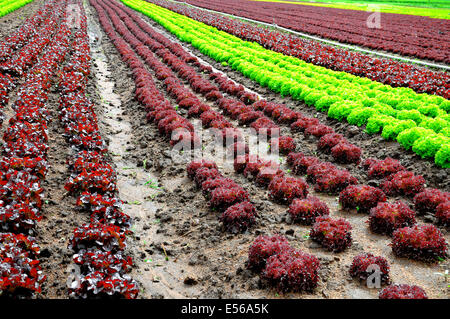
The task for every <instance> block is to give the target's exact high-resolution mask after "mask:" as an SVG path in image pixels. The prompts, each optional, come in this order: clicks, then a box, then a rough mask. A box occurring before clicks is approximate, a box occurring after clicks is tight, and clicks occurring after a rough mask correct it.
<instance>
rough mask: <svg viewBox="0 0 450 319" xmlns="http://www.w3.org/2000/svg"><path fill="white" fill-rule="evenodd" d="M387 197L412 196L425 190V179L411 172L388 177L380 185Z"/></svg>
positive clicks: (402, 172) (401, 172)
mask: <svg viewBox="0 0 450 319" xmlns="http://www.w3.org/2000/svg"><path fill="white" fill-rule="evenodd" d="M382 189H383V191H384V192H385V193H386V194H387V195H406V196H414V195H416V194H417V193H420V192H422V191H423V190H424V189H425V179H424V178H423V177H422V176H421V175H418V176H416V175H414V173H413V172H409V171H400V172H398V173H395V174H393V175H390V176H388V177H387V178H386V179H385V181H384V182H383V185H382Z"/></svg>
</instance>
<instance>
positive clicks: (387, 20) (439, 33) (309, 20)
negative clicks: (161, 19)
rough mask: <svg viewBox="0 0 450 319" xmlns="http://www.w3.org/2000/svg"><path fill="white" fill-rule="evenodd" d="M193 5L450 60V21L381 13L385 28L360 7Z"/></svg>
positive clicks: (235, 1) (198, 0) (198, 1)
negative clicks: (371, 23) (372, 22)
mask: <svg viewBox="0 0 450 319" xmlns="http://www.w3.org/2000/svg"><path fill="white" fill-rule="evenodd" d="M186 2H188V3H190V4H193V5H197V6H200V7H203V8H207V9H211V10H218V11H222V12H225V13H229V14H233V15H236V16H242V17H245V18H250V19H254V20H258V21H262V22H266V23H275V24H277V25H280V26H282V27H285V28H288V29H291V30H295V31H300V32H305V33H309V34H312V35H317V36H320V37H322V38H325V39H332V40H336V41H340V42H344V43H351V44H356V45H360V46H365V47H368V48H371V49H375V50H384V51H390V52H394V53H399V54H401V55H406V56H415V57H418V58H421V59H428V60H435V61H439V62H445V63H448V62H449V61H450V56H449V44H448V41H446V40H445V39H446V38H448V34H449V32H450V29H449V23H448V20H439V19H430V18H427V17H415V16H411V15H409V16H408V15H396V14H383V13H380V24H381V25H382V28H369V27H368V26H367V18H368V14H367V13H366V12H361V11H356V10H339V9H331V8H323V7H322V8H321V7H311V6H301V5H298V4H286V3H285V4H282V3H267V2H254V1H249V2H245V3H242V2H240V1H239V0H231V1H228V2H226V3H224V2H220V1H218V0H213V1H210V0H207V1H206V0H188V1H186Z"/></svg>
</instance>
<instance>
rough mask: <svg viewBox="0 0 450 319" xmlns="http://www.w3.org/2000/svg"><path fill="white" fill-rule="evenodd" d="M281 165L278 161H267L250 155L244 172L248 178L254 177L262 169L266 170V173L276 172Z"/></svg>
mask: <svg viewBox="0 0 450 319" xmlns="http://www.w3.org/2000/svg"><path fill="white" fill-rule="evenodd" d="M279 167H280V165H279V164H278V163H276V162H273V161H266V160H263V159H259V158H257V157H256V158H255V157H253V155H250V156H249V157H248V162H247V165H246V166H245V169H244V171H243V174H244V176H245V177H246V178H249V179H252V178H255V177H256V176H258V174H259V173H260V172H261V171H262V170H264V173H274V172H276V171H278V169H279Z"/></svg>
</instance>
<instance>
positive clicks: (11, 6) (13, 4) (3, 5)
mask: <svg viewBox="0 0 450 319" xmlns="http://www.w3.org/2000/svg"><path fill="white" fill-rule="evenodd" d="M32 1H33V0H3V1H0V17H3V16H5V15H7V14H9V13H11V12H13V11H16V10H17V9H19V8H22V7H23V6H24V5H26V4H28V3H30V2H32Z"/></svg>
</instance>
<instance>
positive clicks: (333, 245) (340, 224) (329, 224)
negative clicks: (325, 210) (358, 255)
mask: <svg viewBox="0 0 450 319" xmlns="http://www.w3.org/2000/svg"><path fill="white" fill-rule="evenodd" d="M351 229H352V226H351V225H350V223H349V222H348V221H346V220H345V219H343V218H338V219H333V218H331V217H329V216H320V217H317V218H316V221H315V223H314V224H313V226H312V229H311V231H310V233H309V236H310V238H311V239H312V240H313V241H315V242H318V243H319V244H320V245H321V246H322V247H324V248H326V249H327V250H329V251H332V252H335V253H338V252H341V251H344V250H345V249H346V248H348V247H350V246H351V244H352V235H351V232H350V231H351Z"/></svg>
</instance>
